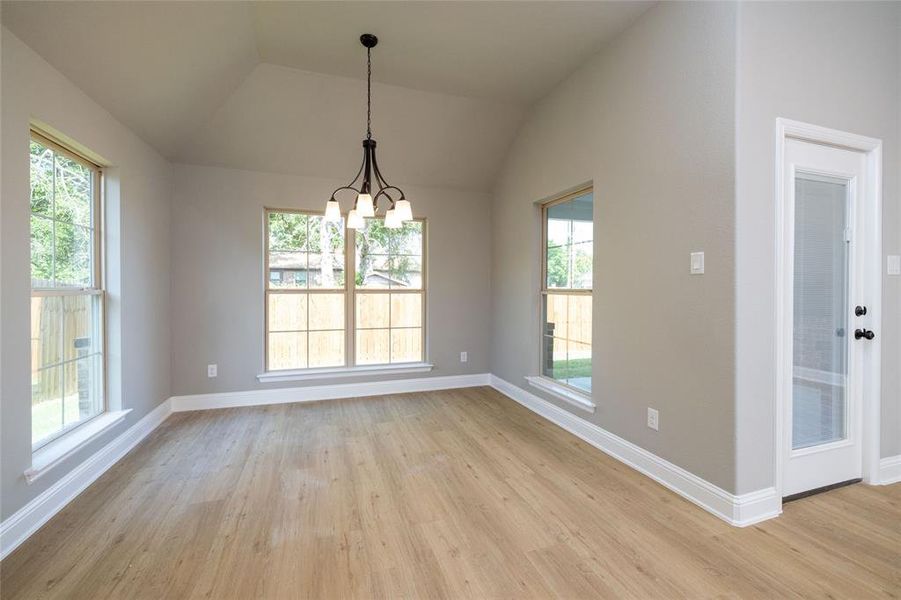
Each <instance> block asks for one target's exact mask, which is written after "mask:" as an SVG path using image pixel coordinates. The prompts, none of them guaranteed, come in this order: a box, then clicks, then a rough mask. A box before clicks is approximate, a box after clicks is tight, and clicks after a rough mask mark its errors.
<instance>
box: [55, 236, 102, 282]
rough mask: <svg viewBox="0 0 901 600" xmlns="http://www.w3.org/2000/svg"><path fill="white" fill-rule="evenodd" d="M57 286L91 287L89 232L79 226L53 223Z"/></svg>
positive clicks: (90, 242)
mask: <svg viewBox="0 0 901 600" xmlns="http://www.w3.org/2000/svg"><path fill="white" fill-rule="evenodd" d="M55 229H56V236H55V238H54V240H55V242H56V263H55V267H54V274H55V276H56V277H55V283H56V285H57V286H73V287H88V286H90V285H91V280H92V279H93V278H92V277H91V255H92V254H93V248H92V247H91V246H92V240H91V230H90V229H86V228H84V227H81V226H79V225H71V224H69V223H62V222H60V221H57V222H56V223H55Z"/></svg>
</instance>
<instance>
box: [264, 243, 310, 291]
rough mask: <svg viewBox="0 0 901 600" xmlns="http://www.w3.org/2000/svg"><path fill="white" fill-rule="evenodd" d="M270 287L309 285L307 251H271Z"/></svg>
mask: <svg viewBox="0 0 901 600" xmlns="http://www.w3.org/2000/svg"><path fill="white" fill-rule="evenodd" d="M269 287H270V288H273V289H275V288H287V289H297V288H305V287H307V254H306V252H297V251H281V250H277V251H270V252H269Z"/></svg>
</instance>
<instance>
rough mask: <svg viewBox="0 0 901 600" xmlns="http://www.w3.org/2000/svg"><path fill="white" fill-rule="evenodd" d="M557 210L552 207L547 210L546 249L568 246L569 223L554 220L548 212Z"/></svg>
mask: <svg viewBox="0 0 901 600" xmlns="http://www.w3.org/2000/svg"><path fill="white" fill-rule="evenodd" d="M555 208H557V207H556V206H552V207H551V208H549V209H548V220H547V247H548V248H559V247H560V246H566V245H567V244H569V234H570V230H569V229H570V223H571V222H570V221H562V220H560V219H555V218H553V217H551V216H550V212H551V211H552V210H554V209H555Z"/></svg>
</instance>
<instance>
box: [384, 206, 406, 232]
mask: <svg viewBox="0 0 901 600" xmlns="http://www.w3.org/2000/svg"><path fill="white" fill-rule="evenodd" d="M403 224H404V222H403V221H401V220H400V217H399V216H398V214H397V211H396V210H395V209H393V208H389V209H388V212H386V213H385V227H387V228H388V229H397V228H399V227H402V226H403Z"/></svg>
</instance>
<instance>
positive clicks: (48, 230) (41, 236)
mask: <svg viewBox="0 0 901 600" xmlns="http://www.w3.org/2000/svg"><path fill="white" fill-rule="evenodd" d="M52 286H53V221H51V220H50V219H45V218H43V217H38V216H35V215H31V287H33V288H47V287H52Z"/></svg>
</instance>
